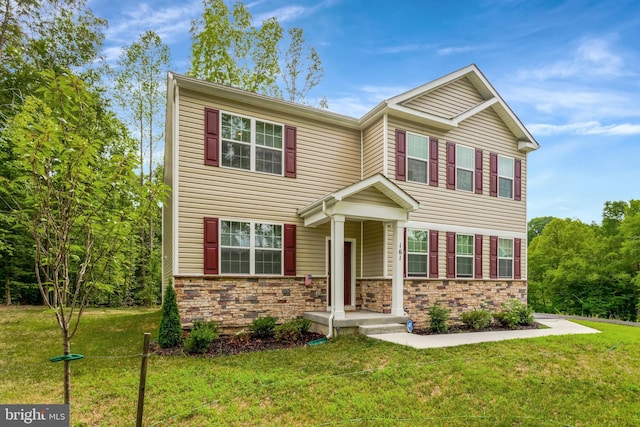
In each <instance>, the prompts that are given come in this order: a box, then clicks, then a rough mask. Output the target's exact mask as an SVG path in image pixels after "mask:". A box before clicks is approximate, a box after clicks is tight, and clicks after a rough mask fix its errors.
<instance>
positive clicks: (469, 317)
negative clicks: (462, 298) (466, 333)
mask: <svg viewBox="0 0 640 427" xmlns="http://www.w3.org/2000/svg"><path fill="white" fill-rule="evenodd" d="M460 320H462V323H464V324H465V325H467V326H468V327H470V328H471V329H484V328H486V327H487V326H489V324H490V323H491V313H490V312H489V311H487V310H476V309H475V308H474V309H473V311H467V312H464V313H462V315H461V316H460Z"/></svg>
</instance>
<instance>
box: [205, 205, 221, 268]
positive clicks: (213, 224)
mask: <svg viewBox="0 0 640 427" xmlns="http://www.w3.org/2000/svg"><path fill="white" fill-rule="evenodd" d="M204 274H220V272H219V270H218V218H208V217H205V218H204Z"/></svg>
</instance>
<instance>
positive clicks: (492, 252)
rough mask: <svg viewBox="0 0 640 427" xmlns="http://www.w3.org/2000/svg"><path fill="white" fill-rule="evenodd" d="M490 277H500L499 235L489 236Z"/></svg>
mask: <svg viewBox="0 0 640 427" xmlns="http://www.w3.org/2000/svg"><path fill="white" fill-rule="evenodd" d="M489 243H490V244H489V277H490V278H491V279H497V278H498V236H490V237H489Z"/></svg>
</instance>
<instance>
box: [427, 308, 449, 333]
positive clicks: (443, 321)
mask: <svg viewBox="0 0 640 427" xmlns="http://www.w3.org/2000/svg"><path fill="white" fill-rule="evenodd" d="M429 317H430V318H431V322H430V324H429V330H430V331H431V332H435V333H438V334H441V333H443V332H447V330H448V329H449V327H448V326H447V320H448V319H449V310H448V309H446V308H444V307H442V306H440V304H434V305H433V306H432V307H431V308H430V309H429Z"/></svg>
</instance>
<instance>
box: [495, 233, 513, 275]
mask: <svg viewBox="0 0 640 427" xmlns="http://www.w3.org/2000/svg"><path fill="white" fill-rule="evenodd" d="M498 277H499V278H506V279H511V278H512V277H513V239H503V238H499V239H498Z"/></svg>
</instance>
